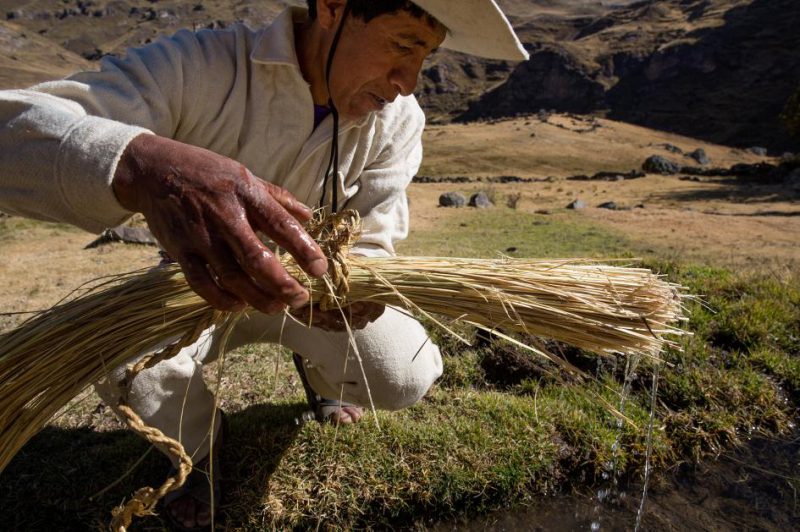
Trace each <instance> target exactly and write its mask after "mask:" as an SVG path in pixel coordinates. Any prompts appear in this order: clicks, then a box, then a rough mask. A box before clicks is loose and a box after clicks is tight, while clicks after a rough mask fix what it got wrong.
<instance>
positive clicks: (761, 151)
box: [747, 146, 767, 157]
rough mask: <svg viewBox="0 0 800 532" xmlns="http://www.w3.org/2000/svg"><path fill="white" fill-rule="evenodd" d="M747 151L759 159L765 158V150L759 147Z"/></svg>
mask: <svg viewBox="0 0 800 532" xmlns="http://www.w3.org/2000/svg"><path fill="white" fill-rule="evenodd" d="M747 151H749V152H750V153H752V154H753V155H758V156H759V157H766V156H767V149H766V148H762V147H761V146H751V147H749V148H747Z"/></svg>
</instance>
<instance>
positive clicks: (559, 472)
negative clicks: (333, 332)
mask: <svg viewBox="0 0 800 532" xmlns="http://www.w3.org/2000/svg"><path fill="white" fill-rule="evenodd" d="M538 221H546V222H547V223H544V224H536V223H534V222H538ZM462 223H465V224H467V226H466V228H465V227H462V226H461V224H462ZM511 245H516V246H517V247H518V249H519V250H520V251H519V255H535V256H548V255H550V256H570V255H583V256H607V255H612V256H620V255H624V254H626V253H630V252H632V251H631V249H630V248H628V247H627V243H626V241H625V239H624V238H623V237H622V236H619V235H613V234H609V233H603V232H600V231H598V230H595V229H593V228H591V227H589V226H587V225H585V224H583V223H581V222H580V221H577V220H575V219H573V218H572V217H571V216H570V215H568V214H565V215H561V214H559V215H558V216H557V217H556V216H551V217H540V216H536V215H527V214H522V213H517V212H513V211H510V210H505V209H497V210H496V211H494V212H475V211H472V212H469V213H468V212H463V213H456V214H454V215H453V216H452V218H451V219H450V221H449V223H448V225H446V226H445V227H444V229H443V230H442V231H437V233H436V234H432V233H420V232H418V233H415V234H414V235H413V236H412V240H411V241H409V242H408V243H407V244H404V248H403V249H404V252H406V253H410V252H411V251H412V250H413V251H414V252H418V253H429V254H437V255H442V254H460V255H477V256H481V255H482V256H489V255H492V254H493V253H494V252H495V251H496V250H498V249H499V250H500V251H502V250H503V246H511ZM633 251H635V250H633ZM456 252H457V253H456ZM646 265H647V266H649V267H651V268H653V269H655V270H657V271H660V272H662V273H664V274H666V275H667V276H668V277H669V278H670V279H671V280H673V281H676V282H680V283H682V284H684V285H686V286H687V287H688V288H689V291H690V292H691V293H694V294H699V295H702V298H703V302H700V301H699V300H698V301H693V302H690V303H689V305H688V310H689V312H690V321H689V323H688V327H689V329H691V330H692V331H693V332H694V336H691V337H686V338H684V339H682V341H681V347H682V350H678V349H671V350H668V351H667V352H665V353H664V358H665V360H666V361H667V362H668V363H669V365H666V366H663V367H662V369H661V373H660V381H659V391H658V405H659V406H658V408H657V411H656V415H657V420H656V423H655V430H654V438H653V463H654V464H655V465H656V468H657V470H659V471H664V470H666V469H668V468H670V467H672V466H674V465H676V464H678V463H681V462H685V461H690V462H691V461H697V460H703V459H705V458H706V457H709V456H714V455H716V454H718V453H719V452H721V451H722V450H724V449H729V448H731V447H732V446H734V445H736V444H737V443H739V442H741V441H743V440H744V439H746V438H747V437H749V436H750V435H752V434H754V433H762V434H768V435H778V434H783V433H786V431H788V430H789V426H790V422H791V421H792V419H794V418H795V417H796V408H797V406H798V401H800V355H798V353H800V344H798V342H799V340H798V339H799V338H800V288H799V287H800V284H799V283H798V280H800V279H797V278H796V277H795V278H791V277H788V278H778V277H776V276H775V275H771V274H747V275H744V274H738V273H735V272H731V271H727V270H723V269H718V268H712V267H708V266H696V265H687V264H676V263H671V262H664V261H659V260H657V259H649V260H648V262H647V263H646ZM464 332H465V334H466V335H467V336H468V337H470V338H472V339H473V340H478V338H476V336H475V334H474V331H469V330H467V331H464ZM434 337H435V340H436V341H437V343H439V345H440V347H441V348H442V351H443V354H444V362H445V375H444V377H443V378H442V379H441V380H440V381H439V382H438V383H437V385H436V386H435V387H434V389H433V390H432V391H431V393H430V394H429V395H428V396H427V397H426V398H425V399H424V400H423V401H421V402H420V403H419V404H417V405H415V406H414V407H412V408H409V409H407V410H404V411H401V412H395V413H385V412H381V413H379V414H378V417H379V420H380V429H378V428H377V427H376V426H375V424H374V422H373V421H372V420H371V419H370V418H367V419H366V421H365V422H362V423H360V424H359V425H358V426H355V427H343V428H340V429H338V430H336V429H334V428H332V427H328V426H319V425H317V424H313V423H312V424H305V425H298V424H297V423H296V422H295V420H296V419H297V418H298V417H299V416H300V414H301V412H302V411H303V409H304V404H303V395H302V390H301V387H300V385H299V382H298V380H297V377H296V376H295V375H294V372H293V369H292V367H291V362H290V359H289V357H288V354H287V353H284V352H282V351H281V350H278V349H275V348H272V347H269V346H259V347H248V348H243V349H240V350H238V351H236V352H234V353H231V354H229V355H228V357H227V360H226V365H225V372H224V381H223V393H222V400H223V406H224V408H225V409H226V411H227V412H228V413H229V418H230V425H231V432H230V435H229V440H228V442H229V444H228V445H227V446H226V449H225V454H224V457H223V466H224V471H225V475H224V478H225V481H224V483H223V485H224V487H225V491H226V494H227V495H226V499H225V504H224V507H223V510H222V514H223V517H224V518H225V520H226V523H227V525H228V526H229V527H231V528H241V529H247V530H272V529H286V528H296V529H307V528H322V529H349V528H387V527H395V528H397V527H407V526H415V525H418V524H419V523H420V522H424V521H426V520H430V519H431V518H432V516H433V518H434V519H436V520H438V519H446V518H448V517H454V516H458V517H464V516H469V515H474V514H478V513H481V512H485V511H487V510H490V509H492V508H497V507H502V506H506V505H508V504H511V503H512V502H513V503H522V502H525V501H532V500H537V499H540V498H541V497H543V496H547V495H551V494H553V493H555V492H558V491H563V490H569V489H578V490H585V489H588V488H591V487H593V486H597V485H600V484H602V482H603V477H604V475H608V474H615V475H617V476H618V477H619V478H620V479H621V480H624V479H626V478H640V476H641V474H642V468H643V456H644V451H645V447H646V440H645V429H646V426H647V420H648V415H649V404H650V386H651V377H652V367H649V366H648V365H647V364H646V363H644V362H643V363H642V364H641V365H640V367H639V368H638V370H637V371H636V374H635V377H631V380H630V387H631V395H630V397H629V398H628V399H627V401H626V402H625V403H624V404H622V405H621V402H620V397H619V393H618V392H619V390H620V388H621V383H622V381H623V378H624V374H625V371H624V367H625V361H624V359H622V358H621V357H620V358H606V359H598V358H597V357H594V356H590V355H587V354H585V353H581V352H579V351H577V350H571V349H563V350H562V351H563V354H564V356H566V357H567V358H569V360H570V361H571V362H573V363H574V364H575V365H577V366H579V367H581V368H582V369H583V370H584V371H585V372H586V373H588V374H590V375H592V376H593V378H591V379H588V380H586V381H580V380H578V379H576V378H574V377H572V376H569V375H565V374H563V373H561V372H560V371H559V370H558V368H555V367H553V366H552V365H550V364H549V363H547V362H545V361H542V360H536V359H534V358H531V356H530V355H529V354H526V353H521V352H519V351H518V350H516V349H514V348H513V347H509V346H505V345H502V344H499V343H497V342H494V341H490V340H489V341H484V342H482V343H481V342H478V341H476V342H475V345H474V346H472V347H470V346H465V345H462V344H460V343H459V342H457V341H455V340H453V339H452V338H449V337H446V336H444V335H442V333H441V332H434ZM551 347H552V348H555V349H558V348H560V346H551ZM276 363H277V365H278V373H277V375H276V370H275V368H276ZM208 375H209V376H210V377H213V376H214V375H215V368H213V367H212V368H210V369H209V371H208ZM211 380H213V378H212V379H211ZM607 405H612V406H613V407H615V408H617V409H622V410H624V414H625V416H626V417H627V418H628V419H629V420H630V423H628V422H623V423H619V422H618V420H617V418H616V417H615V416H614V415H612V413H611V411H610V408H609V407H608V406H607ZM96 428H102V429H103V430H96ZM615 443H618V446H615ZM146 449H147V446H146V445H145V444H144V443H142V442H141V441H139V440H138V439H137V438H136V437H134V436H133V435H131V434H129V433H128V432H126V431H123V430H121V429H120V428H119V426H118V425H116V424H115V423H114V422H113V421H110V418H109V417H108V408H107V407H104V406H102V405H101V406H98V401H97V399H96V397H93V396H92V397H90V398H89V399H88V400H87V401H85V402H84V403H82V404H79V405H77V406H76V407H75V409H74V411H73V412H71V413H70V414H69V415H67V416H65V417H64V418H63V419H62V420H60V421H59V422H57V423H56V424H54V425H52V426H51V427H49V428H48V429H46V431H45V432H44V433H42V434H40V435H39V436H38V437H36V438H34V440H33V441H32V442H31V443H30V444H29V445H28V446H27V447H26V448H25V449H24V450H23V452H22V453H21V454H20V455H19V456H18V457H17V458H16V459H15V460H14V461H13V462H12V464H11V465H10V466H9V468H8V470H7V471H5V472H4V473H3V474H2V476H0V506H1V507H2V508H3V509H4V510H5V517H4V519H5V521H4V525H7V526H8V527H9V528H10V529H26V530H30V529H45V528H48V527H51V526H52V523H58V524H59V526H60V527H62V528H64V529H68V528H83V527H85V526H87V525H89V526H100V524H102V523H106V522H108V518H109V511H110V509H111V508H112V507H113V506H114V505H116V504H118V503H119V502H120V501H121V500H122V499H123V498H125V497H127V496H129V495H130V493H132V492H133V491H134V489H136V488H138V487H140V486H143V485H146V484H150V485H155V484H157V483H159V482H160V481H161V480H162V479H163V478H164V473H165V470H166V460H165V459H164V458H163V457H161V456H159V455H158V454H157V453H154V452H153V453H150V454H148V455H147V456H146V457H145V459H144V460H143V461H142V462H141V464H139V465H138V466H137V467H136V468H134V469H133V472H132V473H131V474H130V475H129V476H126V477H124V480H123V481H121V482H120V483H119V484H117V485H116V486H114V487H112V488H110V489H108V490H107V491H106V492H104V493H103V494H101V495H100V496H99V497H97V498H95V499H90V496H91V495H93V494H95V493H97V492H98V491H100V490H101V489H103V488H104V487H106V486H108V485H109V484H111V483H112V482H114V481H115V480H117V479H118V478H120V477H122V476H123V475H124V473H125V472H126V471H127V470H128V469H129V468H130V467H131V466H132V465H133V464H134V463H135V462H136V461H137V460H138V459H139V458H140V456H141V455H142V454H143V453H145V452H146ZM784 484H785V483H784ZM793 486H794V489H797V488H800V485H798V483H797V482H794V484H793ZM776 489H789V487H787V486H785V485H784V487H783V488H781V487H776ZM162 526H163V522H161V521H160V520H159V518H158V517H151V518H147V519H144V520H141V521H139V522H138V524H137V525H136V526H135V528H137V529H140V530H142V529H151V528H155V529H159V528H160V527H162Z"/></svg>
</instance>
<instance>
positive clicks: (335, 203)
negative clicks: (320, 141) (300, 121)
mask: <svg viewBox="0 0 800 532" xmlns="http://www.w3.org/2000/svg"><path fill="white" fill-rule="evenodd" d="M350 7H351V6H350V2H349V1H348V2H346V3H345V5H344V11H343V12H342V20H340V21H339V27H338V28H337V29H336V35H334V36H333V42H332V43H331V49H330V50H329V51H328V61H327V64H326V65H325V87H326V88H327V89H328V107H330V109H331V115H333V138H332V139H331V156H330V159H329V160H328V168H327V170H325V176H324V178H323V180H322V198H321V199H320V207H324V206H325V195H326V193H327V190H328V176H329V175H331V176H333V184H332V186H331V213H336V212H337V211H338V210H339V197H338V196H339V110H338V109H336V105H335V104H334V103H333V97H332V96H331V95H330V94H331V66H332V65H333V55H334V53H335V52H336V47H337V46H338V45H339V37H341V35H342V29H343V28H344V23H345V20H346V19H347V15H348V14H349V13H350Z"/></svg>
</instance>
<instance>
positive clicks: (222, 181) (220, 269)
mask: <svg viewBox="0 0 800 532" xmlns="http://www.w3.org/2000/svg"><path fill="white" fill-rule="evenodd" d="M443 42H444V45H445V46H449V47H450V48H453V49H456V50H459V51H463V52H467V53H473V54H476V55H482V56H486V57H493V58H498V59H525V58H526V57H527V55H526V53H525V51H524V50H523V49H522V47H521V45H520V43H519V41H518V40H517V38H516V36H515V35H514V33H513V31H512V30H511V28H510V26H509V24H508V22H507V20H506V19H505V17H504V16H503V14H502V13H501V12H500V10H499V9H498V7H497V6H496V4H495V3H494V1H493V0H467V1H463V0H462V1H459V2H458V9H453V2H448V1H446V0H413V2H412V1H406V0H350V1H349V2H348V1H346V0H310V1H309V10H308V11H306V10H304V9H299V8H292V9H289V10H287V11H285V12H284V13H283V14H281V15H280V16H279V17H278V18H277V19H276V20H275V21H274V22H273V24H272V25H271V26H269V27H267V28H265V29H263V30H261V31H258V32H253V31H251V30H249V29H247V28H245V27H242V26H237V27H235V28H232V29H230V30H225V31H201V32H199V33H191V32H188V31H181V32H178V33H177V34H176V35H174V36H173V37H171V38H169V39H162V40H159V41H157V42H156V43H153V44H151V45H149V46H147V47H144V48H140V49H135V50H132V51H130V52H129V54H128V56H127V57H126V58H125V59H124V60H118V59H108V60H106V61H104V62H103V67H102V70H101V71H100V72H96V73H82V74H78V75H75V76H73V77H71V78H69V79H68V80H64V81H57V82H51V83H45V84H42V85H39V86H37V87H34V88H33V89H31V90H27V91H7V92H4V93H2V98H1V99H0V123H2V124H3V128H2V131H0V190H2V192H0V210H4V211H7V212H11V213H15V214H19V215H24V216H31V217H36V218H40V219H45V220H54V221H55V220H57V221H62V222H68V223H72V224H74V225H77V226H79V227H82V228H84V229H87V230H90V231H95V232H96V231H100V230H102V229H103V228H105V227H108V226H113V225H116V224H118V223H120V222H121V221H123V220H124V219H126V218H127V217H128V216H130V215H131V213H134V212H141V213H143V214H144V216H145V218H146V219H147V222H148V225H149V227H150V229H151V231H152V232H153V233H154V235H155V236H156V237H157V238H158V240H159V242H160V243H161V245H162V246H163V247H164V249H165V251H166V252H167V253H168V254H169V255H170V256H171V257H172V258H174V260H176V261H177V262H178V263H179V264H180V266H181V268H182V269H183V271H184V273H185V275H186V279H187V281H188V282H189V284H190V286H191V287H192V288H193V289H194V290H195V291H196V292H197V293H198V294H199V295H201V296H202V297H204V298H205V299H206V300H207V301H208V302H209V303H210V304H211V305H212V306H214V307H216V308H218V309H221V310H239V309H243V308H245V307H246V306H248V305H249V306H251V307H253V308H254V309H256V311H251V312H249V313H248V315H247V317H246V318H245V319H243V320H242V321H241V323H240V324H239V325H238V326H237V328H236V329H235V330H234V331H233V333H232V335H231V337H230V340H229V342H228V344H227V345H226V346H225V347H226V348H229V349H230V348H235V347H237V346H239V345H244V344H247V343H252V342H257V341H269V342H278V341H280V342H281V343H282V344H283V345H286V346H288V347H289V348H291V349H292V350H293V351H295V352H296V353H298V354H299V359H298V360H299V369H300V371H301V374H302V375H303V377H304V380H305V382H307V383H308V386H309V387H310V388H311V389H313V391H314V392H315V394H314V395H315V396H319V397H340V396H342V397H343V398H344V399H345V400H346V401H348V402H349V403H352V404H355V405H362V406H364V405H368V404H370V402H372V403H373V404H374V405H375V406H376V407H378V408H387V409H397V408H402V407H405V406H408V405H410V404H413V403H414V402H416V401H417V400H419V398H421V397H422V396H423V395H424V394H425V393H426V391H427V390H428V388H429V387H430V385H431V384H432V383H433V381H434V380H435V379H436V378H438V376H439V375H440V374H441V359H440V357H439V351H438V348H437V347H436V346H435V345H433V344H432V343H431V342H430V341H429V340H428V338H427V335H426V334H425V331H424V330H423V328H422V327H421V325H420V324H419V323H418V322H416V321H415V320H413V319H412V318H409V317H407V316H406V315H405V314H403V313H401V312H399V311H397V310H396V309H392V308H387V309H385V310H384V309H383V308H382V307H380V306H377V305H374V304H365V303H361V304H354V305H353V306H352V308H351V311H352V315H353V317H354V322H355V323H356V324H357V325H358V326H360V327H361V329H360V330H358V331H357V332H356V333H355V340H356V344H357V346H358V348H359V352H360V353H361V358H362V360H363V363H364V373H365V375H366V382H364V379H363V378H362V373H361V368H360V367H359V365H358V363H357V362H355V361H354V360H351V361H349V363H348V364H344V359H345V357H346V356H347V353H348V351H349V349H348V337H347V334H346V333H345V332H343V331H342V330H341V329H342V323H341V322H340V320H339V316H338V314H337V313H324V312H321V311H318V310H316V311H314V312H313V315H314V316H315V321H314V323H313V326H312V327H311V328H310V329H309V328H306V327H304V326H302V325H300V324H299V323H297V322H295V321H293V320H291V319H284V316H283V311H284V309H286V307H287V306H288V307H290V308H291V309H301V308H303V307H304V306H305V305H306V304H307V302H308V294H307V292H306V290H305V289H304V288H303V286H302V285H301V284H300V283H299V282H298V281H297V280H296V279H294V278H292V277H291V276H290V275H288V274H287V273H286V271H285V270H284V269H283V267H282V266H281V265H280V263H279V261H278V260H277V258H276V257H275V255H274V254H273V252H272V251H271V250H270V248H269V247H267V246H266V245H265V244H264V243H263V242H262V239H261V238H260V237H259V235H258V234H257V233H258V232H261V233H263V234H264V235H266V236H267V237H269V238H270V239H271V240H272V241H274V242H275V243H277V244H278V245H279V246H281V247H282V248H284V249H286V250H287V251H288V252H289V253H291V254H292V256H293V257H294V258H295V259H296V260H297V262H298V264H299V265H300V266H301V267H302V268H303V269H304V270H305V271H306V272H307V273H308V274H309V275H312V276H321V275H323V274H324V273H325V272H326V271H327V260H326V258H325V257H324V256H323V254H322V252H321V251H320V249H319V247H318V246H317V245H316V244H315V243H314V242H313V240H312V239H311V238H310V237H309V236H308V235H307V233H305V231H304V230H303V228H302V224H303V222H305V221H307V220H308V219H309V217H310V216H311V210H310V208H309V206H322V207H326V208H328V209H331V210H336V209H337V208H351V209H356V210H358V211H359V212H360V214H361V216H362V219H363V234H362V237H361V239H360V241H359V242H358V243H357V244H356V245H355V246H354V247H353V248H352V250H351V251H352V253H357V254H361V255H367V256H380V255H389V254H391V253H393V252H394V247H393V245H394V242H396V241H397V240H400V239H402V238H404V237H405V236H406V234H407V231H408V207H407V200H406V196H405V188H406V186H407V185H408V183H409V182H410V180H411V178H412V176H413V175H414V174H415V173H416V171H417V169H418V167H419V164H420V160H421V155H422V150H421V134H422V129H423V126H424V116H423V114H422V111H421V110H420V108H419V106H418V105H417V103H416V100H415V99H414V97H413V96H412V93H413V90H414V87H415V85H416V81H417V77H418V75H419V71H420V69H421V66H422V64H423V61H424V59H425V58H426V57H427V56H428V55H429V54H430V53H431V52H432V51H433V50H435V49H436V48H437V47H438V46H439V45H441V44H442V43H443ZM332 140H335V142H332ZM332 162H333V163H332ZM301 312H302V311H301ZM219 336H220V335H219V334H215V331H213V330H210V331H206V333H205V334H204V336H203V337H202V338H201V339H200V340H199V341H198V342H197V343H196V344H195V345H193V346H190V347H187V348H185V349H184V350H182V351H181V353H180V354H179V355H178V356H176V357H174V358H172V359H170V360H167V361H165V362H162V363H161V364H158V365H157V366H155V367H153V368H151V369H150V370H147V371H145V372H143V373H141V374H140V375H139V376H138V377H137V378H136V379H135V380H134V382H133V384H132V388H131V390H130V393H129V399H128V403H129V405H130V406H131V407H132V408H134V409H135V410H136V411H137V412H138V413H139V415H140V416H141V417H142V418H143V420H144V421H145V423H147V424H149V425H151V426H155V427H157V428H159V429H161V430H162V431H163V432H164V433H165V434H167V435H168V436H171V437H173V438H180V440H181V442H182V443H183V445H184V447H185V448H186V450H187V452H188V453H189V454H190V455H193V457H194V461H195V463H196V464H198V465H199V466H202V464H203V463H204V462H206V461H207V457H208V455H209V453H210V452H211V445H210V442H211V441H213V440H214V439H216V438H219V437H220V436H218V432H219V423H217V425H216V426H213V427H211V426H210V424H211V423H210V420H211V419H212V418H213V417H214V416H213V414H214V401H213V397H212V395H211V393H210V392H209V391H208V389H207V388H206V386H205V384H204V383H203V381H202V375H201V367H202V364H203V363H205V362H210V361H212V360H214V359H215V358H216V357H217V356H218V354H219V351H220V349H221V347H222V346H220V341H221V339H220V338H219ZM345 368H346V369H345ZM121 375H122V368H119V369H118V370H116V371H115V372H113V373H112V374H111V375H109V377H108V378H107V379H106V380H105V381H104V382H102V383H99V384H98V386H97V390H98V392H99V393H100V394H101V396H103V397H104V399H105V400H106V401H107V402H108V403H109V404H110V405H115V404H116V402H117V399H118V397H119V389H118V386H117V384H118V382H119V380H120V378H121ZM367 384H369V388H368V387H367V386H366V385H367ZM370 392H371V393H370ZM332 415H334V418H335V420H337V421H339V422H351V421H355V420H357V418H358V417H359V415H360V410H359V409H357V408H355V407H344V408H340V409H335V410H334V411H333V412H332ZM216 418H217V419H219V416H216ZM218 447H219V445H217V444H215V445H214V451H216V450H217V449H218ZM198 477H199V478H202V475H198ZM208 499H209V497H208V487H207V485H206V486H203V485H202V483H201V484H200V485H198V484H197V483H196V482H189V483H188V486H187V487H186V488H185V489H183V490H181V491H179V492H177V493H175V494H174V495H173V496H172V497H171V499H170V500H169V501H168V502H167V511H168V512H167V513H168V515H170V516H172V518H173V519H174V520H175V522H176V525H177V526H179V527H184V528H194V527H203V526H207V524H208V522H209V520H210V508H209V503H208ZM217 500H218V497H217Z"/></svg>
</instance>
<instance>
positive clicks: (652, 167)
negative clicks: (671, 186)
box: [642, 155, 681, 175]
mask: <svg viewBox="0 0 800 532" xmlns="http://www.w3.org/2000/svg"><path fill="white" fill-rule="evenodd" d="M642 170H644V171H645V172H647V173H650V174H661V175H674V174H677V173H678V172H680V171H681V165H679V164H678V163H674V162H672V161H670V160H668V159H665V158H663V157H661V156H660V155H651V156H650V157H648V158H647V160H645V162H644V163H642Z"/></svg>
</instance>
